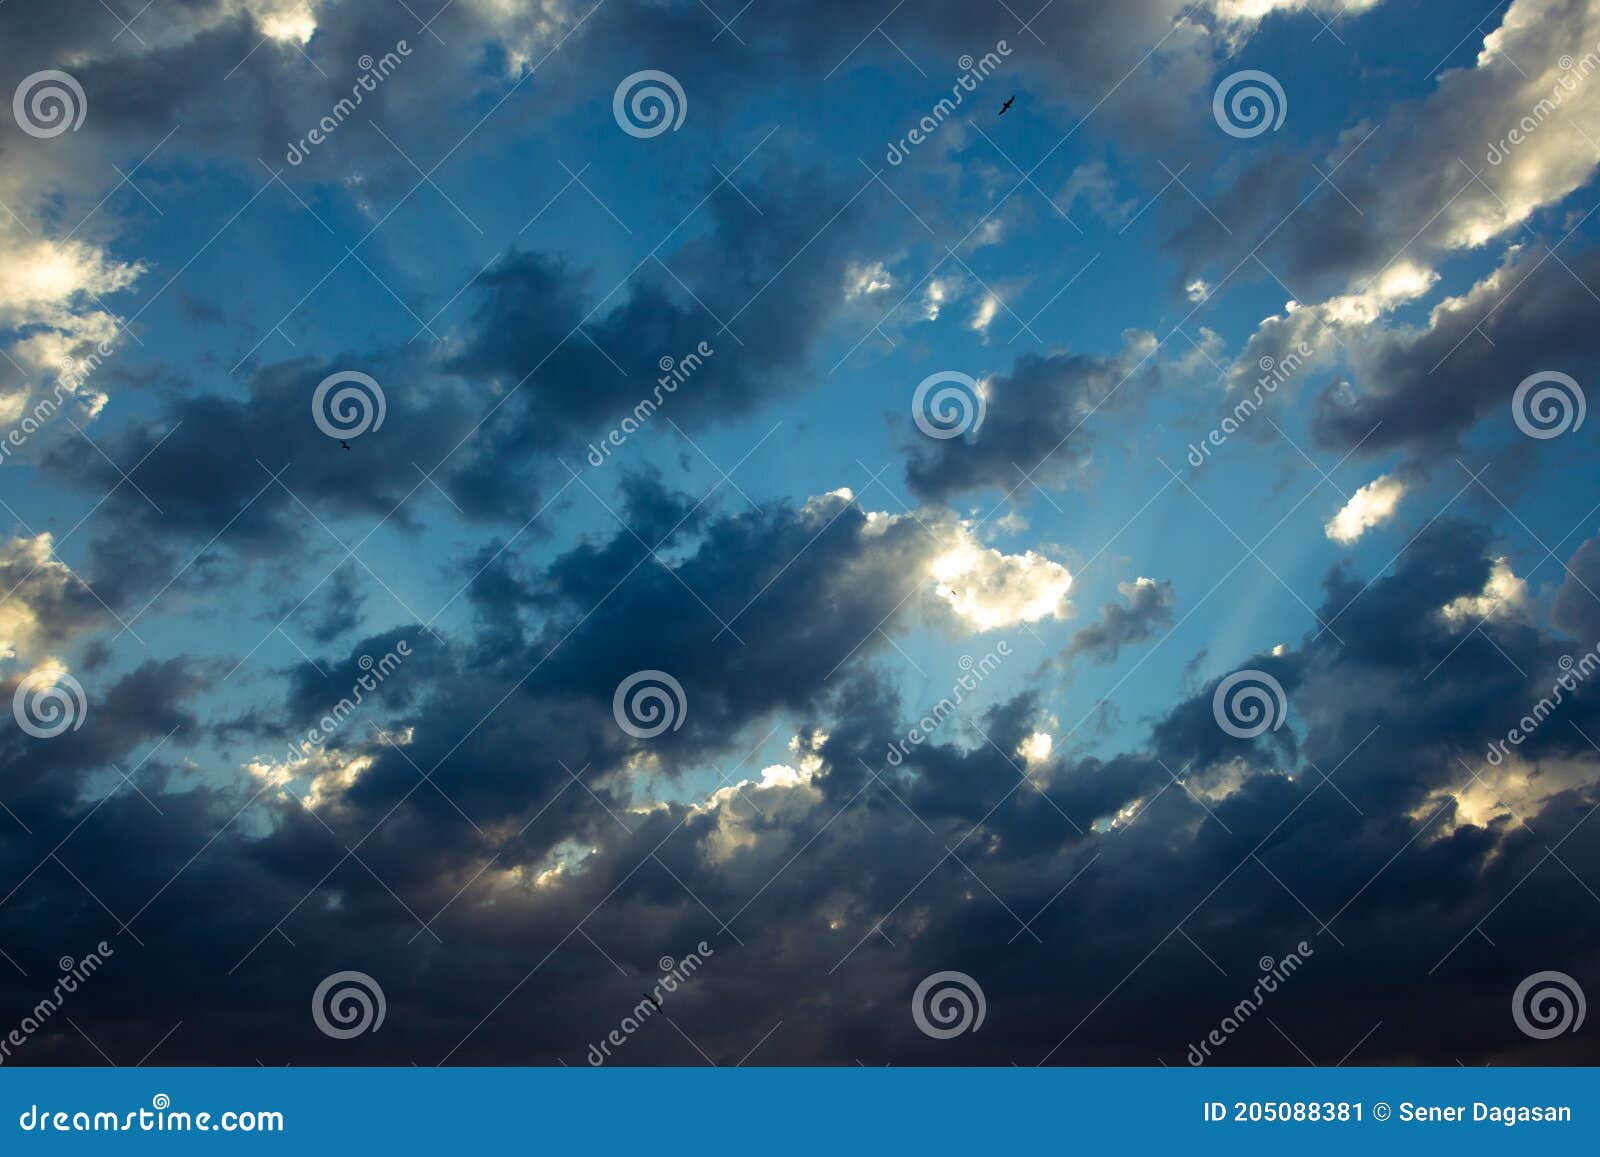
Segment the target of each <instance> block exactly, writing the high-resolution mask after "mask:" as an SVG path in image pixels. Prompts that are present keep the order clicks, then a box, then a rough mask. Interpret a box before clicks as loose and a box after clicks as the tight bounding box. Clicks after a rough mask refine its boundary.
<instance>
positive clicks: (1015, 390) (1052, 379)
mask: <svg viewBox="0 0 1600 1157" xmlns="http://www.w3.org/2000/svg"><path fill="white" fill-rule="evenodd" d="M1153 375H1154V369H1153V368H1152V367H1149V366H1147V365H1146V364H1145V363H1144V361H1143V358H1142V357H1134V356H1132V355H1131V354H1125V355H1123V356H1122V357H1119V358H1098V357H1091V356H1087V355H1082V354H1052V355H1048V356H1040V355H1038V354H1023V355H1022V356H1021V357H1019V358H1018V359H1017V360H1016V363H1015V364H1014V365H1013V366H1012V368H1011V372H1010V373H1008V374H1005V375H1004V376H1000V377H995V378H991V379H989V380H988V381H987V382H986V383H984V388H985V394H986V396H985V413H984V417H983V421H982V423H981V424H980V425H978V426H977V427H976V429H975V430H969V431H968V432H967V433H964V434H962V435H961V436H960V437H956V438H948V439H935V438H928V437H924V436H923V435H921V434H917V433H915V432H914V434H913V436H914V437H915V438H916V441H915V442H913V443H912V446H911V457H910V460H909V461H908V462H907V464H906V480H907V481H908V482H909V483H910V485H911V489H912V490H913V491H914V492H915V493H916V494H917V496H918V497H920V498H923V499H926V500H929V501H945V502H947V501H949V500H951V499H952V498H954V497H956V496H957V495H960V494H963V493H966V492H969V491H973V490H980V489H998V490H999V491H1000V492H1001V493H1003V494H1006V493H1012V492H1016V493H1018V494H1019V496H1020V498H1022V499H1025V498H1026V497H1027V493H1028V491H1029V490H1030V489H1031V487H1032V485H1039V486H1049V487H1057V488H1059V487H1063V486H1066V485H1068V484H1069V483H1071V482H1072V481H1073V480H1075V479H1076V478H1078V477H1079V476H1080V475H1081V474H1082V472H1083V471H1084V470H1085V469H1086V468H1087V467H1088V465H1089V463H1090V462H1091V461H1092V459H1093V456H1094V447H1095V445H1096V443H1097V439H1098V438H1099V437H1100V430H1101V429H1103V427H1104V423H1105V422H1107V421H1110V420H1111V417H1112V414H1113V413H1115V412H1116V410H1114V409H1112V407H1113V406H1120V407H1126V406H1128V405H1130V404H1132V403H1133V402H1134V401H1135V398H1136V395H1138V394H1139V392H1140V390H1141V387H1142V386H1143V385H1144V384H1145V383H1146V382H1147V381H1148V380H1149V379H1150V378H1151V377H1153ZM1101 411H1105V412H1101ZM1094 417H1098V418H1099V419H1100V425H1099V426H1095V425H1093V424H1092V423H1091V418H1094Z"/></svg>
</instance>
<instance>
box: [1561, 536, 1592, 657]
mask: <svg viewBox="0 0 1600 1157" xmlns="http://www.w3.org/2000/svg"><path fill="white" fill-rule="evenodd" d="M1566 567H1567V569H1566V574H1565V576H1564V577H1563V578H1562V581H1561V586H1560V588H1559V589H1558V590H1557V591H1556V599H1555V605H1554V606H1553V607H1552V608H1551V612H1550V617H1551V619H1552V620H1553V621H1554V622H1555V624H1556V626H1558V627H1560V628H1561V629H1562V630H1563V631H1566V632H1567V633H1568V634H1571V635H1576V636H1577V637H1578V639H1579V640H1580V641H1582V642H1584V643H1586V644H1591V643H1592V644H1600V593H1597V592H1600V538H1591V539H1587V540H1585V541H1584V542H1583V543H1582V544H1580V545H1579V547H1578V549H1577V550H1576V551H1574V552H1573V555H1572V557H1571V558H1570V559H1568V560H1567V564H1566Z"/></svg>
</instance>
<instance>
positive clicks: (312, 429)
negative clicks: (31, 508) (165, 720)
mask: <svg viewBox="0 0 1600 1157" xmlns="http://www.w3.org/2000/svg"><path fill="white" fill-rule="evenodd" d="M744 188H745V193H746V195H748V196H750V197H751V198H753V199H755V200H757V202H758V203H759V204H761V206H762V214H758V213H757V212H756V211H755V210H752V209H751V208H750V207H749V205H747V204H746V203H745V201H744V200H743V198H742V197H740V196H739V195H738V194H736V193H733V192H731V191H730V190H728V189H726V188H723V189H721V190H720V191H713V193H712V194H711V196H710V198H709V200H708V202H707V204H706V207H705V209H704V210H703V213H704V214H705V215H706V216H707V217H708V218H709V228H708V229H707V231H706V232H704V233H703V235H701V236H699V237H697V238H694V239H691V240H687V241H685V242H684V244H683V245H681V246H680V247H679V248H678V249H677V250H676V251H674V252H672V253H670V254H667V255H664V260H666V261H667V262H668V263H669V264H671V266H672V267H673V273H674V274H675V275H676V276H677V277H678V278H681V279H683V281H684V282H685V283H687V284H688V285H690V286H691V287H693V292H694V295H695V296H698V297H699V298H700V299H701V302H700V303H697V302H695V301H694V300H693V298H692V297H690V296H688V295H687V294H685V293H683V292H680V291H679V290H678V289H677V288H676V286H675V285H671V284H667V282H668V281H669V279H668V278H667V276H666V275H665V274H662V273H658V272H656V271H655V270H654V269H653V268H646V269H642V270H640V271H638V272H637V274H636V275H635V276H634V277H633V278H631V279H630V280H629V281H628V283H627V284H626V285H625V286H617V287H614V288H611V291H610V292H609V294H607V295H606V296H604V297H601V296H600V294H601V293H602V292H604V291H601V290H596V289H594V288H593V286H592V285H591V284H590V280H591V279H589V278H587V277H585V276H583V275H582V274H580V273H578V272H577V271H575V270H573V269H570V268H569V267H567V266H565V265H564V264H562V263H560V262H557V261H556V260H554V259H552V258H549V257H546V256H543V255H538V254H528V253H513V254H512V255H510V256H508V257H507V258H505V259H504V260H503V261H502V262H501V263H500V264H499V265H497V266H496V267H495V268H494V269H492V270H490V271H489V272H488V273H486V274H485V275H484V277H483V278H482V279H481V280H480V282H479V284H478V286H477V287H476V288H475V291H474V292H475V294H476V296H477V300H478V303H479V304H478V306H477V309H476V311H475V312H474V314H473V319H472V322H471V324H470V326H469V329H468V332H467V334H466V335H465V338H464V340H463V342H462V343H461V346H460V350H459V352H458V353H456V354H455V355H453V356H452V357H451V358H450V359H449V360H448V361H447V362H445V363H444V364H439V363H438V362H436V361H434V360H430V359H429V358H428V357H427V355H425V354H422V353H418V352H415V351H417V350H420V349H422V347H421V346H417V347H411V348H410V349H406V348H401V349H395V350H380V351H376V352H365V353H361V352H353V353H350V354H346V355H344V356H341V357H339V358H336V359H326V360H312V359H309V358H297V359H295V360H292V361H288V362H279V363H274V364H270V365H266V366H261V367H259V368H256V369H255V370H254V371H253V372H251V373H250V375H249V377H248V379H247V390H246V392H244V393H242V394H240V393H229V394H227V395H223V394H213V393H187V394H182V395H179V396H177V397H176V398H174V399H173V400H172V401H171V403H170V404H169V406H168V408H167V411H166V413H165V414H164V415H163V417H162V418H161V419H160V420H159V421H156V422H152V423H149V424H146V425H141V426H136V427H134V428H132V429H130V430H128V431H126V432H125V433H123V434H122V435H121V436H120V437H119V438H116V439H113V440H111V442H110V447H109V449H108V454H109V457H110V458H111V459H115V460H116V461H119V462H126V463H140V466H139V467H138V469H137V472H136V473H137V478H136V480H135V481H136V484H137V485H136V487H135V486H130V485H127V484H123V483H121V478H122V476H121V474H120V472H119V471H118V469H117V468H116V467H114V466H113V465H112V464H111V463H110V462H109V461H107V460H106V459H103V458H100V457H99V456H94V457H93V458H89V457H86V456H84V455H83V454H81V453H80V452H79V451H78V448H77V447H59V448H57V449H56V450H55V451H53V452H52V454H51V455H50V456H49V458H48V459H47V460H46V467H47V469H48V470H49V471H50V472H51V473H52V474H54V475H55V476H56V477H59V478H61V479H64V480H67V481H69V482H71V483H73V484H75V485H77V486H79V487H81V488H83V489H85V490H89V491H93V492H95V493H97V494H109V497H108V499H107V502H106V506H107V508H108V509H109V510H111V511H113V512H114V513H115V514H116V515H117V516H118V518H119V519H120V520H121V522H122V523H123V525H124V526H135V527H138V528H139V532H138V533H139V537H140V540H141V542H142V543H143V544H144V547H146V548H147V547H148V546H149V545H150V544H152V543H154V544H156V545H157V546H158V547H159V545H160V544H162V543H170V544H173V545H172V546H170V547H169V548H168V550H167V552H166V554H165V555H164V556H163V557H162V558H161V559H160V560H156V559H154V558H152V552H151V551H150V550H148V549H142V551H141V557H138V558H125V557H124V556H125V555H126V553H127V543H128V541H129V539H128V536H127V534H126V533H119V534H118V535H117V536H116V537H115V539H113V540H110V541H105V540H102V541H101V542H100V543H98V544H97V558H98V559H101V560H103V561H102V562H101V565H100V567H99V568H97V570H98V571H103V573H104V574H105V578H106V581H107V582H109V583H111V584H112V585H113V586H114V587H115V588H116V589H118V590H119V591H121V590H124V589H125V590H126V591H127V592H129V597H132V596H133V595H136V594H138V593H141V592H146V593H147V592H148V591H150V590H153V589H155V588H159V587H160V586H161V585H162V584H164V583H165V582H166V581H167V580H168V579H170V578H172V576H173V573H174V572H175V571H177V570H178V569H179V567H180V566H181V565H182V563H183V561H184V557H181V556H187V555H188V553H189V552H188V551H187V550H179V549H177V544H187V543H188V542H191V541H197V542H200V543H204V542H207V541H209V540H211V539H212V538H213V536H215V535H217V534H218V532H219V531H222V530H224V528H226V533H225V535H223V536H222V549H226V550H233V551H239V552H243V553H260V552H262V551H273V550H277V549H279V548H281V547H282V546H283V545H284V544H285V543H287V542H290V541H301V542H305V543H308V544H309V545H310V546H311V547H312V549H314V550H327V549H333V550H334V551H335V552H337V550H338V547H337V543H336V541H335V537H336V536H335V535H334V534H333V533H331V531H330V530H329V529H325V528H324V526H322V525H319V522H320V523H323V524H326V523H332V522H335V521H337V519H338V518H339V517H341V516H344V517H353V518H360V519H366V520H369V522H370V523H372V524H375V523H377V522H378V521H380V520H389V521H391V522H392V523H393V524H394V525H396V526H398V527H400V528H402V529H404V528H408V527H413V526H415V525H417V524H418V522H419V520H420V518H421V513H420V511H421V508H422V506H423V504H425V503H428V502H436V501H437V500H438V495H437V493H436V492H434V490H433V487H432V486H431V485H430V484H429V483H428V482H427V481H426V480H425V479H424V478H423V474H422V472H423V471H428V472H429V473H430V474H432V475H433V478H434V481H435V482H436V483H437V484H438V486H440V487H441V488H443V489H444V490H445V492H446V493H447V494H448V495H449V497H450V500H452V501H453V502H455V503H456V505H457V506H458V507H459V508H460V510H461V511H462V512H463V513H465V514H467V515H468V516H469V517H475V518H481V519H502V520H513V519H514V520H515V521H516V522H517V523H522V522H524V521H525V520H526V519H527V517H528V515H529V514H530V513H531V512H532V511H531V510H530V508H529V503H530V502H534V503H535V504H536V505H535V506H534V507H533V509H537V501H538V499H539V497H540V492H541V489H542V488H544V487H547V486H551V485H553V484H554V483H559V482H565V481H566V480H567V479H568V478H569V477H570V475H569V474H568V473H567V472H566V471H565V470H563V469H562V468H561V467H560V466H559V465H558V462H557V459H559V460H560V461H564V462H566V463H568V466H569V467H570V468H572V469H588V468H589V467H590V466H591V465H593V464H594V463H595V461H596V459H597V458H598V460H599V462H600V463H601V464H605V463H607V461H608V460H617V459H625V458H626V455H627V447H626V444H625V442H626V439H623V442H622V444H620V445H613V444H611V443H609V442H607V434H608V432H609V431H613V430H617V429H619V428H624V427H623V423H624V421H627V422H630V423H641V424H644V425H647V426H648V425H650V424H651V423H652V422H653V424H654V426H656V427H659V429H651V430H650V433H651V434H652V435H653V436H655V437H658V438H662V437H676V434H675V432H673V431H672V429H671V426H670V425H669V424H668V423H667V419H668V418H670V419H671V421H672V422H674V423H677V424H678V426H679V427H680V428H682V429H683V430H684V431H686V432H692V431H696V430H699V429H703V428H704V427H706V426H708V425H712V424H716V423H720V422H728V421H734V420H737V419H739V418H740V417H743V416H746V415H748V414H749V413H751V412H752V411H753V410H755V409H757V408H758V407H760V406H761V405H763V404H765V403H767V402H770V401H771V400H773V399H775V398H777V397H781V396H787V394H788V393H789V392H790V391H791V390H792V389H793V388H794V386H795V384H796V381H797V372H798V370H799V369H800V368H801V367H802V366H803V365H804V362H805V358H806V355H807V353H808V352H809V350H810V348H811V347H812V345H813V344H814V343H815V341H816V339H817V337H818V335H819V334H820V333H821V331H822V329H823V327H824V326H825V325H826V323H827V321H828V319H829V318H830V317H831V316H832V313H833V311H834V309H835V308H836V307H837V303H838V301H839V300H840V286H841V285H842V282H843V270H844V266H845V264H846V263H847V260H848V257H849V254H850V252H851V250H852V247H853V245H854V244H855V237H856V233H857V228H858V226H859V220H858V218H857V216H856V214H855V213H854V212H853V211H852V210H851V209H850V208H848V206H847V200H846V198H845V197H844V196H843V195H842V194H836V193H835V192H833V191H831V189H830V187H829V185H828V184H827V183H826V182H825V181H824V180H823V179H822V178H821V177H820V176H818V175H817V174H815V173H782V172H778V171H769V172H766V173H765V174H764V175H761V176H752V177H751V178H750V179H748V180H746V181H745V184H744ZM763 214H764V215H763ZM830 221H831V224H827V223H829V222H830ZM825 224H827V228H826V229H823V226H824V225H825ZM819 231H820V233H819ZM730 252H733V253H738V254H739V255H740V257H739V260H737V261H734V262H730V261H728V260H727V259H726V254H727V253H730ZM702 303H704V304H702ZM713 314H715V315H716V316H717V317H721V318H723V319H724V320H725V321H727V322H728V324H729V326H730V329H729V331H728V332H725V333H724V332H719V329H720V325H719V323H718V321H717V320H716V318H715V317H713ZM741 342H742V343H743V344H741ZM663 359H671V362H672V364H673V368H672V369H671V370H667V369H665V368H664V365H663ZM347 370H359V371H360V372H363V373H367V374H369V375H371V376H372V377H373V378H374V379H376V380H377V381H378V384H379V387H380V388H381V389H382V391H383V393H384V396H385V416H384V420H383V424H382V426H381V428H378V429H374V430H371V431H369V432H368V433H367V434H365V435H364V436H363V437H361V438H358V439H354V440H352V448H351V450H349V451H346V450H344V449H343V448H342V447H341V446H340V444H339V441H338V440H337V439H334V438H330V437H328V436H327V435H326V434H325V433H324V432H323V431H322V430H321V429H319V428H318V426H317V424H316V422H315V421H314V419H313V413H312V400H313V394H314V391H315V390H316V388H317V385H318V383H319V382H321V381H322V380H323V379H324V378H326V377H327V376H329V375H330V374H332V373H335V372H337V371H347ZM641 403H643V404H644V405H645V406H646V408H645V409H640V406H641ZM657 409H659V410H660V411H661V416H660V417H655V412H656V410H657ZM336 424H337V423H336ZM632 428H633V427H631V426H629V427H626V429H629V430H631V429H632ZM374 457H377V458H379V461H378V462H377V463H376V464H375V463H374ZM280 471H281V474H280V473H279V472H280ZM275 476H277V477H276V478H275ZM196 478H204V479H205V480H206V484H205V485H204V486H198V487H197V486H195V485H194V484H193V480H194V479H196ZM346 545H348V543H347V544H346ZM335 557H337V553H336V555H335ZM202 573H203V571H200V570H196V571H195V572H194V574H193V575H188V576H187V577H189V578H190V579H191V581H192V579H193V578H194V577H196V576H198V575H200V574H202ZM91 581H95V580H93V579H92V580H91ZM97 585H98V583H97ZM107 597H109V596H107Z"/></svg>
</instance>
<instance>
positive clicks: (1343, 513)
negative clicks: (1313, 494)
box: [1322, 474, 1406, 546]
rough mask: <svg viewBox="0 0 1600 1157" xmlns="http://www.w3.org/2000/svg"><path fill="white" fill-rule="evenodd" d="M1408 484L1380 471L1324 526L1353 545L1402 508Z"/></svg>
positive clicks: (1331, 535)
mask: <svg viewBox="0 0 1600 1157" xmlns="http://www.w3.org/2000/svg"><path fill="white" fill-rule="evenodd" d="M1405 492H1406V484H1405V483H1404V482H1403V481H1401V480H1400V479H1398V478H1395V477H1392V476H1391V475H1388V474H1380V475H1379V476H1378V477H1376V478H1374V479H1373V480H1372V481H1371V482H1368V483H1367V484H1366V485H1365V486H1363V487H1361V489H1359V490H1357V491H1356V492H1355V493H1354V494H1352V495H1351V496H1350V500H1349V501H1348V502H1346V503H1345V504H1344V506H1343V507H1341V508H1340V510H1339V513H1337V514H1335V515H1334V516H1333V517H1332V518H1331V519H1329V520H1328V522H1327V524H1326V525H1325V526H1324V527H1323V528H1322V530H1323V533H1324V534H1326V535H1327V536H1328V537H1329V538H1330V539H1332V540H1333V541H1334V542H1337V543H1338V544H1339V545H1340V546H1353V545H1354V544H1355V543H1356V542H1357V541H1358V540H1359V539H1360V538H1361V536H1362V535H1363V534H1365V533H1366V532H1367V531H1369V530H1371V529H1372V528H1373V527H1374V526H1382V525H1383V524H1384V523H1386V522H1388V521H1389V520H1390V519H1392V518H1393V517H1394V515H1395V511H1397V510H1398V509H1399V508H1400V499H1401V498H1402V497H1403V496H1404V495H1405Z"/></svg>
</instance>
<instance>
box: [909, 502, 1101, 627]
mask: <svg viewBox="0 0 1600 1157" xmlns="http://www.w3.org/2000/svg"><path fill="white" fill-rule="evenodd" d="M928 573H929V574H930V576H931V577H932V578H933V580H934V581H935V582H936V583H937V584H938V587H937V593H938V596H939V598H941V599H943V600H944V602H945V603H947V604H948V605H949V607H950V609H951V611H953V612H954V613H955V615H956V617H957V618H958V619H959V620H961V622H962V623H963V625H965V626H966V627H968V629H971V630H977V631H994V630H999V629H1000V628H1003V627H1014V626H1018V625H1021V624H1023V623H1036V622H1039V621H1040V620H1042V619H1064V618H1066V617H1067V616H1068V615H1069V614H1070V613H1071V603H1070V602H1069V601H1068V599H1067V592H1068V591H1070V590H1071V589H1072V574H1071V573H1070V572H1069V571H1068V570H1067V568H1066V567H1064V566H1062V565H1061V564H1060V563H1058V562H1055V561H1053V560H1052V559H1049V558H1046V557H1045V556H1043V555H1041V554H1036V553H1035V552H1033V551H1031V550H1029V551H1024V552H1023V553H1022V554H1003V553H1002V552H1000V551H998V550H995V549H993V548H992V547H985V546H983V545H981V544H980V543H979V542H978V541H977V539H975V538H974V537H973V536H972V533H971V531H969V530H968V529H967V528H966V527H965V526H961V525H958V526H956V527H955V528H954V533H953V534H952V535H951V537H950V539H949V540H948V541H947V542H946V544H945V545H944V546H943V547H942V550H941V553H940V554H939V555H938V556H937V557H935V558H934V559H933V561H932V563H931V565H930V567H929V572H928Z"/></svg>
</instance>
